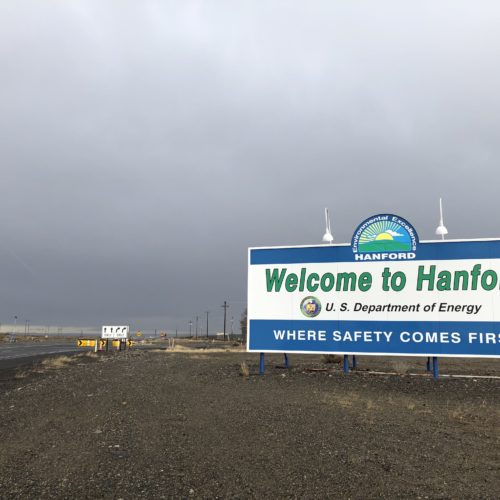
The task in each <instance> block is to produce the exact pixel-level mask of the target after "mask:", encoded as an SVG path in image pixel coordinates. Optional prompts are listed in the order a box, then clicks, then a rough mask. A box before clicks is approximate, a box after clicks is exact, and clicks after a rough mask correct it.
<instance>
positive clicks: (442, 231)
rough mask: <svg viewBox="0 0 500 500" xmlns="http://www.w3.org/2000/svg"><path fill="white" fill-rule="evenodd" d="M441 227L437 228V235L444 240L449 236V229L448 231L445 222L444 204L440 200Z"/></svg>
mask: <svg viewBox="0 0 500 500" xmlns="http://www.w3.org/2000/svg"><path fill="white" fill-rule="evenodd" d="M439 216H440V219H439V226H438V227H437V228H436V235H437V236H441V239H443V240H444V237H445V235H446V234H448V229H446V227H445V225H444V221H443V202H442V200H441V198H439Z"/></svg>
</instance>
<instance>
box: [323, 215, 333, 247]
mask: <svg viewBox="0 0 500 500" xmlns="http://www.w3.org/2000/svg"><path fill="white" fill-rule="evenodd" d="M325 225H326V230H325V234H324V235H323V242H324V243H329V244H331V243H333V235H332V230H331V228H330V214H329V212H328V208H325Z"/></svg>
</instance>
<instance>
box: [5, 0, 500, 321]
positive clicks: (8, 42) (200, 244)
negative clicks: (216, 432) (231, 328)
mask: <svg viewBox="0 0 500 500" xmlns="http://www.w3.org/2000/svg"><path fill="white" fill-rule="evenodd" d="M499 17H500V8H499V7H498V6H497V4H496V3H495V2H482V3H481V8H478V5H477V3H473V2H439V3H436V2H419V3H418V4H410V3H405V2H378V3H377V5H376V6H374V5H373V4H372V3H370V2H349V3H346V2H312V3H308V4H307V5H306V4H305V3H299V2H239V3H238V5H237V6H236V5H235V4H233V3H231V2H112V1H108V2H97V1H96V2H92V1H88V0H86V1H81V2H58V3H55V2H27V1H25V2H23V1H16V2H14V1H8V2H3V3H2V4H1V5H0V65H1V74H2V92H1V94H0V116H1V118H0V162H1V166H0V168H1V173H2V183H1V187H0V189H1V191H0V192H1V202H2V207H3V210H2V214H1V216H0V221H1V227H2V244H1V245H0V256H1V259H0V272H1V276H2V281H1V283H2V284H1V286H0V298H1V306H0V313H1V314H0V318H1V321H2V322H3V323H5V322H9V321H12V317H13V315H14V314H16V313H17V314H19V315H24V316H27V317H28V316H29V318H30V320H31V321H32V322H37V323H51V324H55V323H57V322H59V323H72V324H89V325H99V324H101V323H106V322H109V321H120V322H130V323H131V324H133V325H135V326H136V327H141V328H142V327H144V328H155V327H158V328H167V329H170V330H172V329H174V328H175V327H176V326H178V327H179V328H181V329H182V328H183V329H186V328H187V321H188V320H189V319H194V317H195V315H200V316H201V315H203V313H204V311H205V310H210V311H211V315H212V316H211V318H212V317H213V329H214V330H215V329H217V330H221V328H222V308H220V305H221V304H222V301H223V300H228V301H229V303H230V304H231V309H230V314H232V315H234V316H235V318H236V319H238V318H239V316H240V314H241V311H242V308H243V307H244V301H245V299H246V258H247V254H246V252H247V247H248V246H253V245H273V244H280V245H281V244H304V243H318V242H320V238H321V235H322V233H323V218H322V215H323V208H324V207H325V206H329V207H330V209H331V212H332V218H333V231H334V234H335V237H336V241H337V242H345V241H348V240H350V238H351V235H352V232H353V230H354V228H355V227H356V225H357V224H358V223H359V222H360V221H361V220H362V219H364V218H365V217H367V216H369V215H371V214H373V213H378V212H383V211H390V212H395V213H398V214H401V215H402V216H404V217H406V218H407V219H409V220H410V221H411V222H412V223H413V224H414V225H415V226H416V228H417V230H418V231H419V233H420V236H421V238H422V239H430V238H434V229H435V227H436V225H437V223H438V199H439V197H440V196H442V197H443V198H444V207H445V216H446V224H447V226H448V228H449V230H450V237H456V238H465V237H486V236H499V234H498V223H497V221H496V218H495V200H496V197H497V184H498V181H499V177H500V174H499V171H498V167H497V164H498V160H499V157H500V151H499V141H498V130H499V129H500V127H499V125H500V124H499V116H500V114H499V111H500V109H499V108H500V105H499V99H498V91H497V89H498V88H499V86H500V75H499V73H500V69H499V68H498V65H497V64H496V60H497V53H498V48H499V44H500V34H499V32H498V30H497V26H498V21H499ZM211 328H212V327H211Z"/></svg>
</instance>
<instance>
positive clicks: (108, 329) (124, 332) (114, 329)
mask: <svg viewBox="0 0 500 500" xmlns="http://www.w3.org/2000/svg"><path fill="white" fill-rule="evenodd" d="M129 332H130V328H129V327H128V326H103V327H102V334H101V338H103V339H127V338H128V334H129Z"/></svg>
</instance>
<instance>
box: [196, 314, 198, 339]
mask: <svg viewBox="0 0 500 500" xmlns="http://www.w3.org/2000/svg"><path fill="white" fill-rule="evenodd" d="M195 338H196V339H197V338H198V316H196V330H195Z"/></svg>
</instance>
